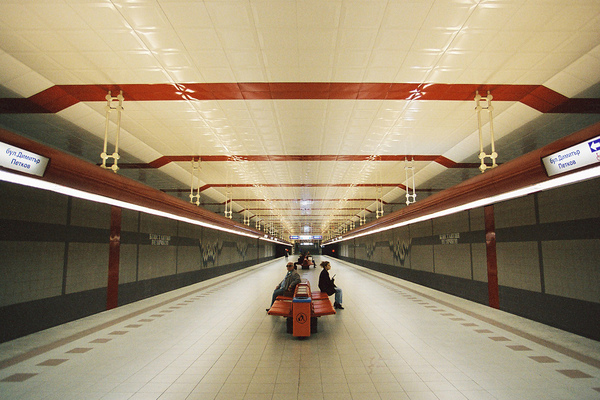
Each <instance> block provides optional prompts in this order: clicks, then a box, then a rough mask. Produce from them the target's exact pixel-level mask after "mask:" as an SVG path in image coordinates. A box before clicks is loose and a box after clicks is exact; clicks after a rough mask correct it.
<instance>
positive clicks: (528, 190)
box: [328, 166, 600, 243]
mask: <svg viewBox="0 0 600 400" xmlns="http://www.w3.org/2000/svg"><path fill="white" fill-rule="evenodd" d="M598 176H600V166H597V167H594V168H590V169H586V170H583V171H579V172H575V173H572V174H569V175H565V176H561V177H558V178H554V179H550V180H548V181H544V182H540V183H536V184H535V185H531V186H527V187H524V188H521V189H517V190H513V191H511V192H506V193H501V194H498V195H495V196H491V197H486V198H484V199H480V200H475V201H472V202H470V203H466V204H463V205H460V206H456V207H452V208H448V209H446V210H441V211H438V212H435V213H432V214H427V215H424V216H422V217H416V218H413V219H410V220H407V221H403V222H398V223H397V224H393V225H390V226H385V227H382V228H379V229H374V230H372V231H367V232H363V233H359V234H356V235H348V236H346V237H343V236H341V237H338V238H336V239H333V240H331V241H330V242H328V243H332V242H343V241H345V240H349V239H355V238H358V237H361V236H367V235H373V234H375V233H379V232H383V231H387V230H389V229H394V228H399V227H401V226H406V225H410V224H414V223H417V222H423V221H427V220H430V219H434V218H440V217H443V216H446V215H450V214H454V213H457V212H460V211H466V210H470V209H473V208H478V207H483V206H487V205H490V204H494V203H499V202H501V201H505V200H510V199H516V198H518V197H524V196H527V195H529V194H532V193H535V192H541V191H543V190H548V189H554V188H557V187H560V186H565V185H570V184H573V183H577V182H583V181H586V180H588V179H593V178H597V177H598Z"/></svg>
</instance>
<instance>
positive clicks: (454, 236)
mask: <svg viewBox="0 0 600 400" xmlns="http://www.w3.org/2000/svg"><path fill="white" fill-rule="evenodd" d="M458 239H460V233H445V234H443V235H440V242H441V243H442V244H458Z"/></svg>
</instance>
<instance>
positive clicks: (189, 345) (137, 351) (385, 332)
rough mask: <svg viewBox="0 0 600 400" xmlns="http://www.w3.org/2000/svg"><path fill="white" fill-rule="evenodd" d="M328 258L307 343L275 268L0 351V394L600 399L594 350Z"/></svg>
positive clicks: (599, 353) (598, 356)
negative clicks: (294, 327) (289, 314)
mask: <svg viewBox="0 0 600 400" xmlns="http://www.w3.org/2000/svg"><path fill="white" fill-rule="evenodd" d="M318 262H319V259H318V258H317V264H318ZM331 262H332V267H333V268H332V270H331V274H336V283H337V284H338V285H339V286H340V287H342V289H343V291H344V307H345V310H341V311H338V314H337V315H332V316H325V317H321V318H320V319H319V324H318V327H319V332H318V333H316V334H313V335H312V336H311V337H309V338H306V339H298V338H294V337H293V336H292V335H290V334H287V333H286V324H285V319H284V318H282V317H272V316H269V315H266V313H265V308H266V306H268V303H269V302H270V298H271V293H272V289H273V287H274V286H275V285H276V284H277V283H278V281H279V280H280V279H281V278H282V277H283V275H284V274H285V262H284V260H281V259H280V260H277V261H275V262H270V263H266V264H262V265H259V266H256V267H252V268H249V269H246V270H243V271H239V272H236V273H233V274H229V275H227V276H223V277H220V278H216V279H213V280H210V281H207V282H203V283H200V284H197V285H194V286H190V287H187V288H184V289H181V290H177V291H174V292H171V293H168V294H165V295H161V296H157V297H155V298H152V299H147V300H144V301H141V302H138V303H136V304H132V305H128V306H125V307H120V308H118V309H116V310H112V311H109V312H105V313H101V314H99V315H96V316H92V317H90V318H86V319H84V320H80V321H77V322H74V323H71V324H66V325H64V326H61V327H58V328H55V329H51V330H48V331H45V332H41V333H39V334H35V335H31V336H29V337H27V338H23V339H19V340H16V341H13V342H9V343H5V344H2V345H0V359H1V360H0V398H2V399H28V400H31V399H60V400H68V399H86V400H93V399H228V400H231V399H285V400H289V399H355V400H356V399H368V400H372V399H394V400H401V399H411V400H429V399H442V400H446V399H453V400H454V399H478V400H487V399H502V400H505V399H511V400H513V399H514V400H527V399H531V400H533V399H535V400H540V399H544V400H552V399H577V400H581V399H600V343H598V342H595V341H590V340H586V339H583V338H580V337H577V336H575V335H571V334H567V333H564V332H561V331H558V330H556V329H552V328H548V327H546V326H543V325H540V324H536V323H532V322H530V321H526V320H523V319H521V318H518V317H515V316H512V315H509V314H506V313H503V312H500V311H497V310H493V309H490V308H488V307H485V306H481V305H477V304H473V303H470V302H467V301H464V300H461V299H457V298H455V297H452V296H448V295H445V294H442V293H439V292H435V291H433V290H430V289H427V288H424V287H421V286H417V285H413V284H411V283H409V282H406V281H402V280H399V279H396V278H392V277H389V276H387V275H383V274H379V273H376V272H373V271H369V270H366V269H363V268H361V267H357V266H354V265H351V264H346V263H343V262H340V261H338V260H331ZM300 272H301V274H302V275H304V277H305V278H307V279H309V280H310V281H311V283H312V286H313V289H314V288H316V286H317V285H316V283H317V280H318V273H319V272H320V269H319V268H317V269H311V270H310V271H300Z"/></svg>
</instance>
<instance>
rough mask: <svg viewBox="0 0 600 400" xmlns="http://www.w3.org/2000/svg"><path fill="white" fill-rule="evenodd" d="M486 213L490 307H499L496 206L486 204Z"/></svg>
mask: <svg viewBox="0 0 600 400" xmlns="http://www.w3.org/2000/svg"><path fill="white" fill-rule="evenodd" d="M484 215H485V250H486V258H487V275H488V296H489V305H490V307H493V308H497V309H499V308H500V294H499V290H498V262H497V258H496V222H495V220H494V206H493V205H489V206H485V207H484Z"/></svg>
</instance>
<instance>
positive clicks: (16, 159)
mask: <svg viewBox="0 0 600 400" xmlns="http://www.w3.org/2000/svg"><path fill="white" fill-rule="evenodd" d="M48 161H49V159H48V158H46V157H42V156H40V155H39V154H35V153H32V152H29V151H27V150H23V149H20V148H18V147H15V146H11V145H9V144H6V143H3V142H0V166H2V167H4V168H8V169H12V170H14V171H19V172H24V173H26V174H29V175H36V176H44V172H46V166H47V165H48Z"/></svg>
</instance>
